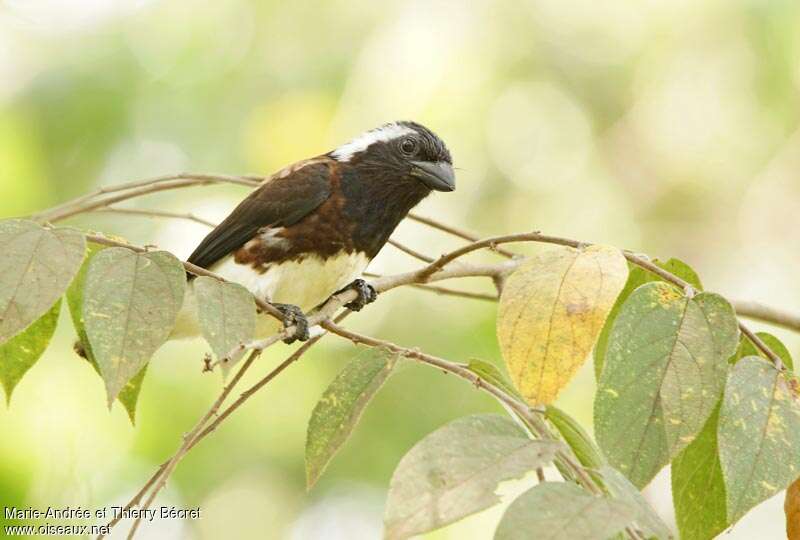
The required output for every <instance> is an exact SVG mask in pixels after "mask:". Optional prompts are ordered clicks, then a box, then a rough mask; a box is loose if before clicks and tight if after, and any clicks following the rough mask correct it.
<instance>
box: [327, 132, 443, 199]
mask: <svg viewBox="0 0 800 540" xmlns="http://www.w3.org/2000/svg"><path fill="white" fill-rule="evenodd" d="M329 155H330V156H331V157H332V158H333V159H335V160H337V161H340V162H343V163H350V164H352V165H354V166H357V167H358V168H359V169H361V170H362V171H365V172H369V173H371V174H370V175H371V176H372V177H373V178H375V179H376V180H380V181H388V182H403V183H406V182H408V183H409V185H410V186H409V187H411V186H412V185H416V187H417V188H422V189H424V190H426V191H430V190H436V191H453V190H454V189H455V188H456V185H455V174H454V173H453V160H452V158H451V157H450V152H449V151H448V150H447V147H446V146H445V144H444V142H443V141H442V140H441V139H440V138H439V137H437V136H436V134H434V133H433V132H432V131H431V130H429V129H428V128H426V127H425V126H422V125H420V124H417V123H416V122H392V123H390V124H385V125H383V126H381V127H379V128H376V129H373V130H371V131H367V132H366V133H364V134H362V135H360V136H358V137H356V138H355V139H353V140H352V141H350V142H349V143H347V144H345V145H343V146H340V147H339V148H337V149H336V150H334V151H333V152H331V153H330V154H329ZM420 184H421V185H420Z"/></svg>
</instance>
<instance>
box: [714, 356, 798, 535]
mask: <svg viewBox="0 0 800 540" xmlns="http://www.w3.org/2000/svg"><path fill="white" fill-rule="evenodd" d="M717 437H718V444H719V458H720V463H721V465H722V475H723V478H725V485H726V487H727V502H728V519H729V520H730V522H731V523H735V522H736V521H737V520H739V518H741V517H742V516H743V515H744V514H745V513H746V512H747V511H748V510H750V509H751V508H753V507H754V506H755V505H757V504H758V503H760V502H761V501H764V500H766V499H767V498H769V497H771V496H772V495H774V494H775V493H777V492H778V491H780V490H782V489H784V488H785V487H786V486H788V485H789V484H790V483H791V482H792V481H794V480H795V479H796V478H797V477H798V475H800V405H798V402H797V397H796V396H795V395H794V394H793V392H792V390H791V388H790V387H789V384H788V383H787V382H786V379H785V377H784V376H783V375H782V374H781V373H779V372H778V370H776V369H775V367H774V366H773V365H772V364H771V363H769V362H768V361H766V360H764V359H763V358H760V357H757V356H748V357H745V358H742V359H741V360H740V361H739V362H737V363H736V365H735V366H734V367H733V370H732V372H731V375H730V377H729V378H728V384H727V385H726V387H725V398H724V399H723V402H722V409H721V410H720V414H719V427H718V430H717Z"/></svg>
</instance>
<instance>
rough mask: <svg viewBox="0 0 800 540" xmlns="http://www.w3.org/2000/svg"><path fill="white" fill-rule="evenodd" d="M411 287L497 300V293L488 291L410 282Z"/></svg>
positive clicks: (448, 294) (462, 296)
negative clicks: (480, 291)
mask: <svg viewBox="0 0 800 540" xmlns="http://www.w3.org/2000/svg"><path fill="white" fill-rule="evenodd" d="M409 286H410V287H414V288H415V289H422V290H423V291H430V292H432V293H436V294H442V295H444V296H458V297H460V298H470V299H472V300H487V301H489V302H497V300H498V298H497V295H494V294H487V293H476V292H471V291H460V290H458V289H451V288H449V287H437V286H436V285H426V284H424V283H410V284H409Z"/></svg>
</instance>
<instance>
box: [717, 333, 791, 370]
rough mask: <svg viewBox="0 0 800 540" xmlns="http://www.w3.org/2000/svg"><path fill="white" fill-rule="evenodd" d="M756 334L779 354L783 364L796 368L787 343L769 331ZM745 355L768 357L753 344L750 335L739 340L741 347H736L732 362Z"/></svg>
mask: <svg viewBox="0 0 800 540" xmlns="http://www.w3.org/2000/svg"><path fill="white" fill-rule="evenodd" d="M756 335H757V336H758V337H759V338H761V341H763V342H764V344H765V345H766V346H767V347H769V348H770V349H771V350H772V352H774V353H775V354H777V355H778V358H780V359H781V361H783V364H784V365H785V366H786V367H787V368H789V369H790V370H794V362H793V361H792V355H791V353H790V352H789V349H787V348H786V345H784V344H783V343H782V342H781V340H779V339H778V338H776V337H775V336H773V335H772V334H770V333H768V332H756ZM745 356H761V357H762V358H767V355H766V354H764V353H763V352H762V351H760V350H759V349H757V348H756V346H755V345H753V343H752V342H751V341H750V340H749V339H748V337H747V336H744V335H743V336H742V339H741V341H740V342H739V348H738V349H736V354H734V355H733V356H732V357H731V359H730V363H731V364H735V363H736V362H738V361H739V360H741V359H742V358H744V357H745Z"/></svg>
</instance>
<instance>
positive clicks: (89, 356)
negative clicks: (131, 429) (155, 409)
mask: <svg viewBox="0 0 800 540" xmlns="http://www.w3.org/2000/svg"><path fill="white" fill-rule="evenodd" d="M101 249H106V246H104V245H101V244H95V243H94V242H89V243H88V245H87V250H86V258H85V259H84V261H83V265H82V266H81V269H80V271H79V272H78V275H76V276H75V279H74V280H72V283H71V284H70V286H69V288H68V289H67V294H66V297H67V305H68V307H69V315H70V318H71V319H72V325H73V326H74V327H75V332H76V333H77V334H78V342H79V343H80V345H81V348H82V349H83V353H84V355H85V357H86V358H85V359H86V361H87V362H89V364H91V366H92V367H93V368H94V370H95V371H96V372H97V374H98V375H100V366H98V365H97V360H95V358H94V353H92V346H91V344H90V343H89V338H88V337H87V336H86V327H85V325H84V321H83V288H84V284H85V282H86V272H87V271H88V269H89V263H90V262H91V260H92V258H93V257H94V255H95V254H96V253H97V252H98V251H100V250H101ZM146 372H147V366H146V365H145V366H144V367H143V368H142V370H141V371H140V372H139V373H138V374H137V375H136V376H135V377H134V378H132V379H131V380H130V381H128V383H127V384H126V385H125V387H124V388H123V389H122V390H121V391H120V393H119V396H118V397H117V399H118V400H119V402H120V403H121V404H122V406H123V407H124V408H125V411H126V412H127V413H128V418H129V419H130V421H131V424H136V402H137V401H138V400H139V392H141V390H142V382H143V381H144V376H145V373H146Z"/></svg>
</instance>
